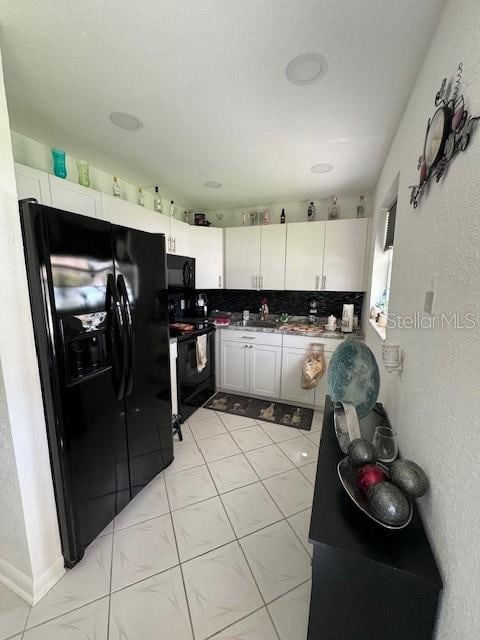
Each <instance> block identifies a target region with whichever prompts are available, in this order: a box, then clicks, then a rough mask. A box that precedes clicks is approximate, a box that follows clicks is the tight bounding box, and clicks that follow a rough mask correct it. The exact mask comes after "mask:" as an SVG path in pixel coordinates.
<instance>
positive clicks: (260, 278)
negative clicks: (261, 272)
mask: <svg viewBox="0 0 480 640" xmlns="http://www.w3.org/2000/svg"><path fill="white" fill-rule="evenodd" d="M259 280H260V287H259V288H260V289H263V276H260V277H259Z"/></svg>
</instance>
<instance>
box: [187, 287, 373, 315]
mask: <svg viewBox="0 0 480 640" xmlns="http://www.w3.org/2000/svg"><path fill="white" fill-rule="evenodd" d="M197 293H206V295H207V300H208V310H209V312H212V311H214V310H216V309H218V310H220V311H243V310H244V309H248V310H249V311H250V312H252V313H257V312H258V310H259V308H260V299H261V298H267V301H268V306H269V308H270V313H275V314H279V313H288V314H289V315H291V316H292V315H297V316H307V315H308V314H309V303H310V301H311V300H316V302H317V308H318V316H322V317H323V316H328V315H330V314H333V315H334V316H336V317H337V318H340V317H341V316H342V309H343V305H344V304H353V305H354V307H355V315H358V316H359V318H360V315H361V313H362V304H363V296H364V294H363V293H358V292H346V291H251V290H248V289H246V290H243V289H206V290H201V291H200V290H199V291H198V292H197Z"/></svg>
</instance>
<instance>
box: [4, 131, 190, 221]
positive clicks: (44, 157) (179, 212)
mask: <svg viewBox="0 0 480 640" xmlns="http://www.w3.org/2000/svg"><path fill="white" fill-rule="evenodd" d="M11 136H12V147H13V157H14V160H15V162H19V163H20V164H24V165H26V166H27V167H33V168H34V169H38V170H39V171H45V172H47V173H53V167H52V153H51V147H49V146H47V145H45V144H43V143H42V142H38V141H37V140H33V138H28V137H27V136H24V135H22V134H21V133H17V132H16V131H11ZM52 146H54V145H53V142H52ZM76 160H77V158H74V157H72V156H71V155H70V154H69V153H68V150H67V154H66V165H67V178H66V179H67V180H71V181H73V182H76V183H78V171H77V163H76ZM86 160H87V161H88V159H87V158H86ZM89 175H90V186H91V188H92V189H96V190H97V191H100V192H102V193H107V194H108V195H112V184H113V176H112V175H111V174H110V173H107V172H106V171H103V170H102V169H99V168H98V167H93V166H90V170H89ZM117 178H118V182H119V184H120V187H121V189H122V198H124V199H125V200H128V201H129V202H135V203H136V202H137V195H138V187H139V186H143V185H134V184H132V183H131V182H127V181H126V180H123V179H122V177H121V176H117ZM153 191H154V187H149V189H148V190H146V189H144V198H145V207H146V208H147V209H152V210H153ZM159 191H160V195H161V197H162V208H163V213H165V214H168V213H169V209H170V201H171V200H173V201H174V202H175V217H176V218H178V219H179V220H182V221H184V220H185V216H184V211H185V208H184V207H182V206H181V203H179V202H177V200H176V198H175V194H173V193H170V192H169V191H167V190H166V189H163V188H160V189H159Z"/></svg>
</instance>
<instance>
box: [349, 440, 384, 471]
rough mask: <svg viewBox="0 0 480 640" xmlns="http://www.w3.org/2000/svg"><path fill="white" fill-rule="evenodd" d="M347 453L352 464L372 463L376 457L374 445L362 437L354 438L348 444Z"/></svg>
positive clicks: (357, 465)
mask: <svg viewBox="0 0 480 640" xmlns="http://www.w3.org/2000/svg"><path fill="white" fill-rule="evenodd" d="M348 455H349V456H350V460H351V461H352V464H354V465H355V466H356V467H360V466H362V465H364V464H372V463H374V462H375V461H376V459H377V453H376V451H375V447H374V446H373V444H372V443H371V442H369V441H368V440H365V439H364V438H356V439H355V440H352V442H350V444H349V445H348Z"/></svg>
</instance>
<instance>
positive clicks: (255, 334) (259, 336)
mask: <svg viewBox="0 0 480 640" xmlns="http://www.w3.org/2000/svg"><path fill="white" fill-rule="evenodd" d="M282 338H283V336H282V335H281V334H280V333H263V332H262V331H250V330H248V331H235V330H230V329H220V340H222V341H224V340H228V342H242V343H243V344H248V343H250V342H251V343H252V344H265V345H272V346H274V347H281V346H282Z"/></svg>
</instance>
